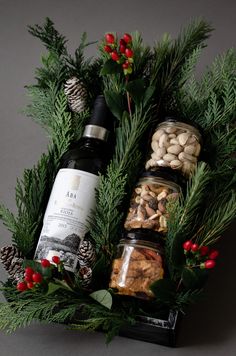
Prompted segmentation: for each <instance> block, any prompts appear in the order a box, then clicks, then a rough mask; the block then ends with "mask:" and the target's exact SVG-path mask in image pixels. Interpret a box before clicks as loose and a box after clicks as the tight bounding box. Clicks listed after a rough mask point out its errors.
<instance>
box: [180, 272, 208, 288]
mask: <svg viewBox="0 0 236 356" xmlns="http://www.w3.org/2000/svg"><path fill="white" fill-rule="evenodd" d="M207 275H208V274H207V272H206V271H205V270H202V269H200V268H188V267H185V268H184V269H183V271H182V281H183V285H184V286H185V287H186V288H187V289H199V288H201V287H202V286H203V285H204V284H205V282H206V279H207Z"/></svg>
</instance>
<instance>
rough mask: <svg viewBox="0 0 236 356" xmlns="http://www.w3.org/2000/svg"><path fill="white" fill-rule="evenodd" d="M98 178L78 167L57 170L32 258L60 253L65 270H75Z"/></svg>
mask: <svg viewBox="0 0 236 356" xmlns="http://www.w3.org/2000/svg"><path fill="white" fill-rule="evenodd" d="M98 183H99V177H98V176H96V175H94V174H91V173H88V172H84V171H80V170H76V169H69V168H63V169H60V170H59V172H58V174H57V176H56V179H55V182H54V185H53V188H52V192H51V195H50V198H49V202H48V205H47V209H46V212H45V215H44V220H43V228H42V231H41V234H40V237H39V242H38V246H37V248H36V252H35V259H36V260H41V259H43V258H47V259H48V260H49V261H51V259H52V257H53V256H55V255H56V256H59V257H60V259H61V260H62V261H63V262H64V266H65V268H66V269H67V270H68V271H72V272H75V271H76V266H77V263H78V258H77V251H78V248H79V245H80V242H81V240H82V239H83V238H84V235H85V234H86V232H87V231H88V218H89V217H90V216H91V213H92V210H93V209H94V208H95V189H96V188H97V187H98Z"/></svg>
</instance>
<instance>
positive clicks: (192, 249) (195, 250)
mask: <svg viewBox="0 0 236 356" xmlns="http://www.w3.org/2000/svg"><path fill="white" fill-rule="evenodd" d="M198 249H199V246H198V244H192V247H191V251H192V252H197V251H198Z"/></svg>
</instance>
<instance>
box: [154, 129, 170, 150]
mask: <svg viewBox="0 0 236 356" xmlns="http://www.w3.org/2000/svg"><path fill="white" fill-rule="evenodd" d="M168 146H169V142H168V135H167V134H165V133H164V134H162V135H161V137H160V139H159V147H160V148H162V147H168ZM153 151H154V150H153Z"/></svg>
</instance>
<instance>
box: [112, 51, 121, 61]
mask: <svg viewBox="0 0 236 356" xmlns="http://www.w3.org/2000/svg"><path fill="white" fill-rule="evenodd" d="M111 58H112V59H113V61H118V60H119V59H120V57H119V55H118V53H117V52H116V51H113V52H111Z"/></svg>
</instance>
